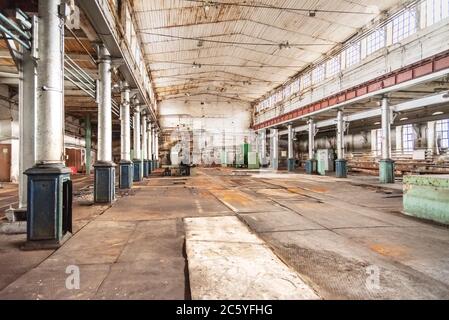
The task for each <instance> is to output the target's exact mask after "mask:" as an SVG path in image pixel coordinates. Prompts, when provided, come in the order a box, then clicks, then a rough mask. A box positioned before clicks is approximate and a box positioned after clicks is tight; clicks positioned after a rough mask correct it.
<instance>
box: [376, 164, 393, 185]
mask: <svg viewBox="0 0 449 320" xmlns="http://www.w3.org/2000/svg"><path fill="white" fill-rule="evenodd" d="M379 182H380V183H394V161H393V160H391V159H383V160H380V161H379Z"/></svg>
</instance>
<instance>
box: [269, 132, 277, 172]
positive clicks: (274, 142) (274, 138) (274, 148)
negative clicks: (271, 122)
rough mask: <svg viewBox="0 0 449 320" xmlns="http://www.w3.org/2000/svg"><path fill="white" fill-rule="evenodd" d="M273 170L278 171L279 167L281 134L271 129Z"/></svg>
mask: <svg viewBox="0 0 449 320" xmlns="http://www.w3.org/2000/svg"><path fill="white" fill-rule="evenodd" d="M270 138H271V143H270V144H271V168H272V169H273V170H277V169H278V166H279V134H278V129H271V134H270Z"/></svg>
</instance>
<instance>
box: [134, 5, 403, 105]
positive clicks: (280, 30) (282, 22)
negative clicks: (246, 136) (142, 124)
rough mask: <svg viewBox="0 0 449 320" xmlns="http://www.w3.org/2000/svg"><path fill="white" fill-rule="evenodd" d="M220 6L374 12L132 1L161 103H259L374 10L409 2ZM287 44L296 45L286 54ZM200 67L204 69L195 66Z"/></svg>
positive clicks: (353, 31) (342, 39) (355, 28)
mask: <svg viewBox="0 0 449 320" xmlns="http://www.w3.org/2000/svg"><path fill="white" fill-rule="evenodd" d="M216 1H217V2H227V3H232V2H234V3H240V4H242V3H244V4H249V5H252V4H263V5H269V6H277V7H283V8H297V9H306V10H330V11H346V12H347V11H351V12H363V13H369V14H350V13H334V12H317V13H316V16H315V17H309V14H308V12H307V11H306V12H302V11H293V10H285V9H284V10H279V9H269V8H254V7H242V6H235V5H216V6H215V5H210V6H205V5H204V3H202V2H195V1H186V0H152V1H147V0H134V1H133V5H134V10H135V13H136V18H137V24H138V29H139V30H138V32H139V34H140V37H141V39H142V41H143V44H144V50H145V58H146V61H147V62H148V63H149V64H150V68H151V70H152V77H153V79H154V84H155V89H156V93H157V95H158V97H159V99H161V100H164V99H173V98H182V99H187V98H189V97H194V96H204V95H208V96H211V97H213V98H217V99H223V100H226V99H237V100H243V101H253V100H255V99H258V98H260V97H261V96H262V95H263V94H265V93H266V92H267V91H269V90H271V89H273V88H275V87H277V86H278V85H280V84H282V83H283V82H285V81H287V80H288V79H289V78H290V77H292V76H293V75H295V74H296V73H297V72H298V71H300V70H301V69H302V68H304V67H306V66H307V65H308V64H309V63H311V62H314V61H316V60H317V59H319V58H320V57H322V55H323V54H325V53H327V52H329V51H330V50H331V49H333V48H334V47H335V46H336V45H338V44H339V43H341V42H342V41H345V40H346V39H348V38H349V37H350V36H352V35H353V34H355V33H356V32H357V30H358V29H359V28H361V27H363V26H364V25H366V24H367V23H369V22H370V21H371V20H372V19H373V18H375V17H376V16H377V15H378V13H372V12H374V11H373V9H376V8H377V9H378V12H380V11H383V10H386V9H389V8H391V7H392V6H394V5H396V4H398V3H399V2H403V1H400V0H353V1H351V0H333V1H324V0H323V1H320V0H305V1H297V0H257V1H236V0H216ZM162 35H166V36H162ZM185 38H189V39H185ZM190 38H194V39H204V40H211V41H213V42H207V41H204V42H203V43H202V46H201V47H199V46H198V45H199V41H198V40H191V39H190ZM217 41H218V42H220V43H217ZM286 41H288V42H289V44H291V47H290V48H283V49H280V48H279V44H281V43H285V42H286ZM222 42H227V43H222ZM249 43H251V44H255V43H256V44H258V45H250V44H249ZM262 44H263V45H262ZM194 62H196V63H198V64H201V68H193V63H194Z"/></svg>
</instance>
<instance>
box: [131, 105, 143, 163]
mask: <svg viewBox="0 0 449 320" xmlns="http://www.w3.org/2000/svg"><path fill="white" fill-rule="evenodd" d="M133 122H134V135H133V137H134V146H133V149H134V159H139V160H140V159H142V150H141V147H140V106H138V105H137V106H135V108H134V120H133Z"/></svg>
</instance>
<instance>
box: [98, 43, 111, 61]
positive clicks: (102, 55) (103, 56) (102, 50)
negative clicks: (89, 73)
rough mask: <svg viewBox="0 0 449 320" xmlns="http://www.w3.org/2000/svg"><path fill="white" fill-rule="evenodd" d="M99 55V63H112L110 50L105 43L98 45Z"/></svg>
mask: <svg viewBox="0 0 449 320" xmlns="http://www.w3.org/2000/svg"><path fill="white" fill-rule="evenodd" d="M97 54H98V62H102V61H104V60H107V61H110V60H111V54H110V53H109V50H108V48H106V46H105V45H104V43H99V44H97Z"/></svg>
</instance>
